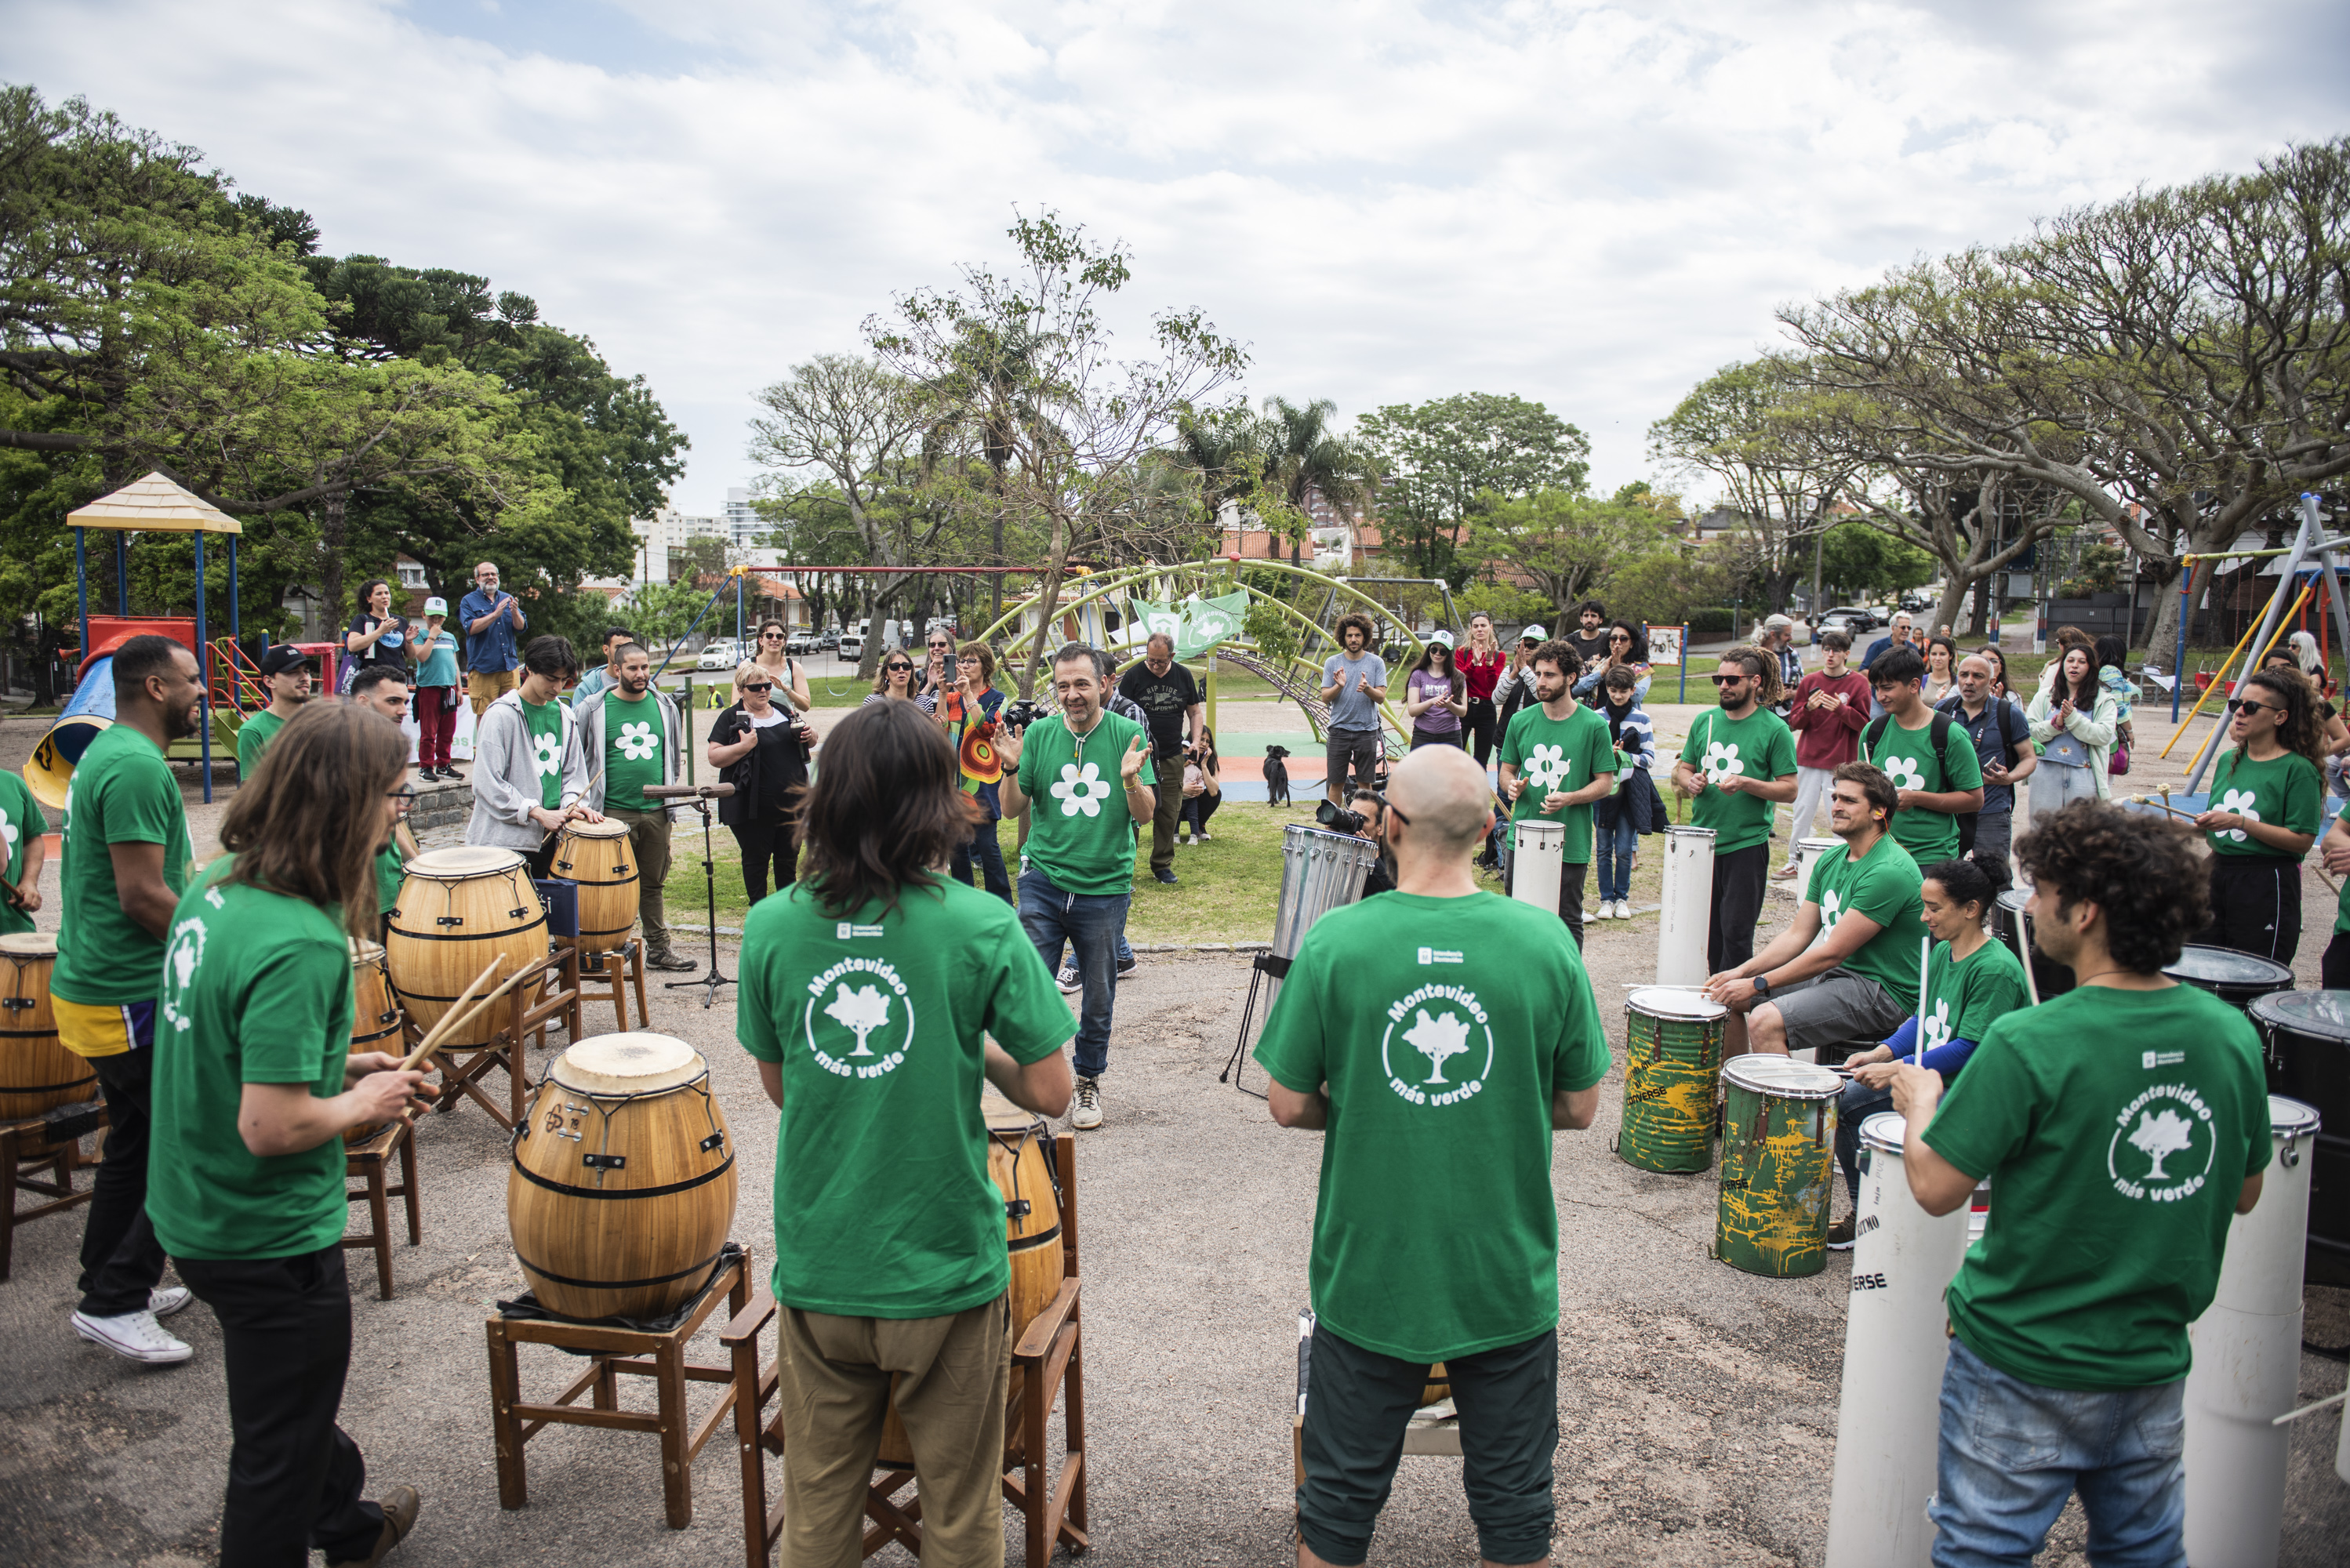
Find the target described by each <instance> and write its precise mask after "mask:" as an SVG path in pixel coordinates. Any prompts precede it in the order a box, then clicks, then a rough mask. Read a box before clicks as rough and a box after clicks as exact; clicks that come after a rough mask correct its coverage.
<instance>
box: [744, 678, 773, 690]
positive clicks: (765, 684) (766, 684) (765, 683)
mask: <svg viewBox="0 0 2350 1568" xmlns="http://www.w3.org/2000/svg"><path fill="white" fill-rule="evenodd" d="M774 690H775V682H774V681H772V680H762V681H760V682H759V683H758V684H757V685H756V686H745V687H743V691H774Z"/></svg>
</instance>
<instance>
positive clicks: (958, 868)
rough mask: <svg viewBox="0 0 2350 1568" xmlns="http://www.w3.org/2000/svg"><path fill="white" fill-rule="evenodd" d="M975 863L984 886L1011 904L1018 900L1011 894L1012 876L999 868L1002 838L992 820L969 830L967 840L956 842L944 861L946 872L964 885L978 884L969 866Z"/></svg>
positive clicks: (1001, 864) (1001, 856)
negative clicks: (960, 842)
mask: <svg viewBox="0 0 2350 1568" xmlns="http://www.w3.org/2000/svg"><path fill="white" fill-rule="evenodd" d="M974 862H975V863H976V864H977V866H978V869H979V875H980V876H981V877H985V878H986V883H987V890H988V891H989V892H991V893H993V894H994V895H995V896H996V897H997V898H1001V899H1003V901H1004V902H1005V903H1007V904H1011V905H1013V906H1014V907H1015V908H1016V907H1017V906H1018V904H1019V902H1020V900H1019V899H1018V898H1015V897H1014V896H1013V892H1012V878H1011V877H1010V876H1009V875H1008V874H1007V873H1006V872H1005V871H1004V869H1003V839H1002V838H1001V837H999V836H997V834H996V831H995V824H994V823H993V822H983V823H981V824H980V825H979V826H977V827H974V828H972V830H971V838H970V840H969V841H968V842H966V843H964V844H962V845H960V846H957V847H956V849H955V852H954V854H953V856H952V857H950V858H949V859H948V861H947V875H948V876H950V877H953V878H954V879H955V880H956V881H958V882H960V883H962V885H963V886H964V887H966V888H971V887H976V886H978V883H977V881H976V880H975V879H974V878H973V876H972V865H973V863H974Z"/></svg>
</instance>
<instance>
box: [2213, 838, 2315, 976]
mask: <svg viewBox="0 0 2350 1568" xmlns="http://www.w3.org/2000/svg"><path fill="white" fill-rule="evenodd" d="M2195 940H2196V941H2197V942H2198V943H2199V944H2201V945H2202V946H2204V947H2207V948H2233V949H2234V950H2236V951H2238V952H2240V953H2258V954H2259V955H2260V956H2261V957H2262V958H2264V959H2270V960H2272V961H2275V962H2277V963H2282V964H2289V963H2291V962H2293V953H2294V952H2295V951H2297V950H2299V949H2300V947H2301V863H2300V862H2299V861H2297V860H2287V859H2284V858H2283V857H2281V856H2274V855H2214V856H2213V857H2211V923H2210V925H2208V926H2206V927H2204V928H2203V929H2202V930H2201V931H2200V932H2199V933H2197V935H2196V938H2195Z"/></svg>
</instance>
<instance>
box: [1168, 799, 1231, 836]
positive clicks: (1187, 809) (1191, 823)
mask: <svg viewBox="0 0 2350 1568" xmlns="http://www.w3.org/2000/svg"><path fill="white" fill-rule="evenodd" d="M1223 804H1224V797H1223V795H1222V794H1221V793H1214V794H1211V793H1210V792H1209V791H1207V790H1201V792H1200V793H1199V794H1195V795H1193V796H1192V797H1191V799H1189V800H1187V801H1185V802H1184V803H1183V809H1182V811H1181V812H1180V813H1179V814H1178V815H1177V816H1176V819H1175V820H1176V823H1177V825H1178V826H1180V827H1181V828H1182V829H1183V831H1184V832H1186V833H1205V832H1207V831H1208V818H1210V817H1211V816H1213V815H1216V807H1218V806H1220V805H1223Z"/></svg>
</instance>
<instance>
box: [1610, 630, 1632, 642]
mask: <svg viewBox="0 0 2350 1568" xmlns="http://www.w3.org/2000/svg"><path fill="white" fill-rule="evenodd" d="M1607 640H1608V641H1610V642H1629V641H1631V640H1632V639H1630V638H1629V637H1627V636H1626V635H1625V634H1624V633H1622V632H1620V631H1611V632H1609V633H1608V634H1607Z"/></svg>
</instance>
